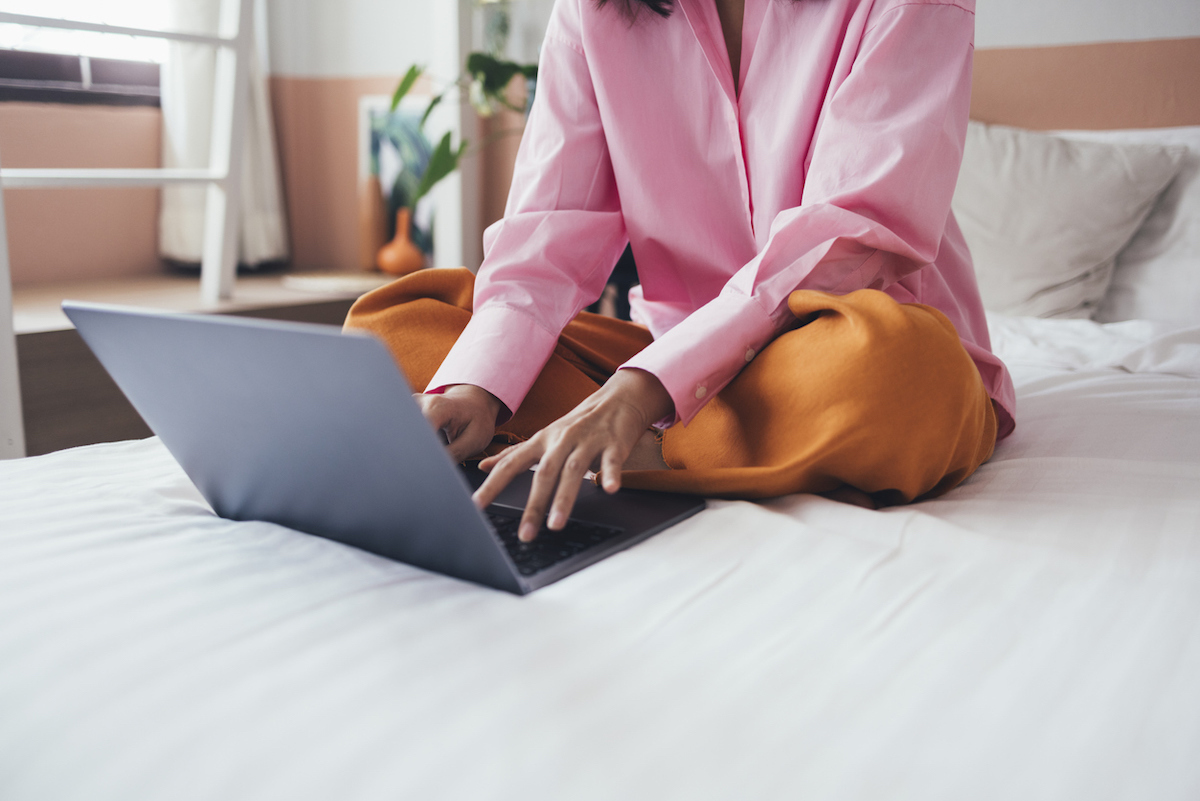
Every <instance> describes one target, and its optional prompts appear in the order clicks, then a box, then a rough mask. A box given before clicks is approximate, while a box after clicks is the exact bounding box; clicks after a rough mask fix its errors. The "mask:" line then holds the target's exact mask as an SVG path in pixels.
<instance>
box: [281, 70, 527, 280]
mask: <svg viewBox="0 0 1200 801" xmlns="http://www.w3.org/2000/svg"><path fill="white" fill-rule="evenodd" d="M398 80H399V76H396V77H374V78H361V77H358V78H301V77H289V76H281V75H276V76H272V78H271V101H272V104H273V105H274V114H275V131H276V135H277V137H278V141H279V159H280V164H281V166H282V170H283V185H284V192H285V193H286V195H287V209H288V224H289V227H290V230H291V245H292V266H293V268H294V269H297V270H358V269H363V266H364V265H363V259H364V256H363V254H364V251H370V250H371V246H370V244H369V243H368V242H364V239H370V238H371V233H370V230H369V229H370V226H364V225H363V224H362V221H361V220H360V215H362V214H363V213H364V212H363V209H364V207H365V205H366V204H364V203H363V199H362V198H361V197H360V191H361V190H362V187H360V186H359V182H358V101H359V98H360V97H361V96H363V95H390V94H391V93H392V91H393V90H394V89H395V88H396V82H397V81H398ZM522 125H523V119H522V117H521V115H519V114H513V113H511V112H504V113H501V114H497V115H496V116H494V117H492V118H490V119H489V120H486V121H485V124H484V126H483V131H482V132H481V142H480V143H477V144H482V143H483V141H485V140H486V138H487V137H488V136H489V135H490V134H495V133H497V132H499V131H510V130H513V129H516V130H518V131H519V129H520V128H521V127H522ZM519 144H520V136H519V135H506V136H498V137H497V138H496V139H495V140H494V141H492V142H490V143H488V144H486V145H485V146H484V148H483V149H482V151H478V150H476V149H475V148H472V150H471V151H469V152H468V153H469V154H468V156H467V157H466V158H482V159H483V164H482V165H481V167H482V170H481V172H482V180H483V187H482V191H481V198H480V202H481V204H482V208H481V213H482V216H483V221H484V224H485V225H486V224H488V223H491V222H494V221H495V220H497V219H499V218H500V217H501V216H502V215H503V214H504V202H505V198H506V197H507V196H508V185H509V183H510V182H511V180H512V163H513V160H514V158H515V156H516V149H517V146H518V145H519Z"/></svg>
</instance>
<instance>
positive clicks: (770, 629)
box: [0, 318, 1200, 801]
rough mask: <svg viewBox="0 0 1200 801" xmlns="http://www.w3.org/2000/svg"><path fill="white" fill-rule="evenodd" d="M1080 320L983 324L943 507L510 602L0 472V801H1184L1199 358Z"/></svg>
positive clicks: (1193, 682)
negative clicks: (986, 457) (976, 427)
mask: <svg viewBox="0 0 1200 801" xmlns="http://www.w3.org/2000/svg"><path fill="white" fill-rule="evenodd" d="M1078 323H1079V321H1028V320H1006V319H999V318H998V319H995V320H993V328H994V333H995V335H996V336H995V338H996V341H997V344H998V346H999V350H1000V351H1001V353H1002V354H1003V355H1004V356H1005V357H1006V358H1009V359H1011V363H1012V365H1013V368H1014V374H1015V376H1016V380H1017V385H1018V397H1019V407H1018V428H1017V432H1016V433H1015V434H1014V435H1013V436H1012V437H1011V438H1010V439H1008V440H1006V441H1005V442H1004V443H1002V444H1001V445H1000V447H999V448H998V450H997V453H996V455H995V457H994V458H993V460H992V461H991V462H990V463H988V464H987V465H985V466H984V467H983V468H982V469H981V470H980V471H979V472H978V473H977V474H976V475H975V476H974V477H972V479H971V480H970V481H968V482H967V483H966V484H965V485H964V486H962V487H961V488H959V489H957V490H955V491H954V492H952V493H950V494H949V495H947V496H945V497H944V498H941V499H938V500H934V501H929V502H925V503H920V504H916V505H914V506H910V507H904V508H896V509H889V510H885V511H880V512H870V511H866V510H862V509H858V508H855V507H850V506H844V505H840V504H837V503H834V502H831V501H827V500H824V499H821V498H816V497H811V496H793V497H788V498H783V499H779V500H776V501H773V502H770V503H764V504H751V503H730V502H718V503H713V504H712V505H711V508H710V509H709V510H708V511H706V512H705V513H703V514H701V515H699V516H697V517H695V518H693V519H691V520H689V521H687V522H685V523H683V524H681V525H679V526H677V527H675V528H673V529H671V530H669V531H667V532H665V533H663V534H661V535H659V536H657V537H655V538H653V539H651V540H649V541H648V542H646V543H644V544H642V545H639V546H637V547H636V548H633V549H631V550H629V551H627V552H625V553H622V554H619V555H617V556H615V557H613V558H611V559H608V560H606V561H604V562H602V563H601V564H598V565H596V566H594V567H592V568H589V569H588V570H585V571H583V572H581V573H579V574H576V575H575V576H572V577H570V578H568V579H566V580H564V581H562V582H560V583H558V584H555V585H553V586H551V587H548V588H546V589H544V590H541V591H539V592H537V593H534V594H533V595H531V596H529V597H526V598H516V597H512V596H509V595H506V594H503V593H499V592H494V591H490V590H486V589H482V588H478V587H475V586H472V585H469V584H464V583H461V582H457V581H454V580H451V579H447V578H443V577H440V576H435V575H430V574H427V573H423V572H421V571H419V570H416V569H414V568H410V567H408V566H406V565H402V564H396V563H392V562H389V561H387V560H384V559H380V558H377V557H374V556H371V555H369V554H365V553H362V552H359V551H355V550H353V549H350V548H347V547H343V546H340V545H337V544H335V543H331V542H326V541H323V540H320V539H317V538H313V537H308V536H305V535H301V534H297V533H294V532H291V531H288V530H286V529H283V528H280V527H278V526H274V525H270V524H265V523H234V522H229V521H224V520H220V519H218V518H216V517H214V516H213V515H212V514H211V512H210V511H209V510H208V509H207V507H206V506H205V504H204V503H203V501H202V500H201V499H200V497H199V496H198V495H197V493H196V491H195V490H194V489H193V488H192V487H191V485H190V484H189V483H188V482H187V480H186V478H185V477H184V476H183V474H182V472H181V471H180V470H179V468H178V467H177V466H176V465H175V464H174V462H173V461H172V460H171V458H170V457H169V455H167V453H166V452H165V450H164V449H163V448H162V447H161V445H160V444H159V443H158V442H157V441H156V440H146V441H142V442H126V443H117V444H113V445H102V446H93V447H89V448H81V449H77V450H74V451H66V452H61V453H57V454H51V455H48V456H44V457H37V458H33V459H27V460H23V461H20V462H11V463H0V798H2V799H5V801H31V800H32V799H39V800H40V799H54V800H55V801H69V800H70V799H88V801H99V800H100V799H122V801H129V800H130V799H215V798H221V799H289V801H296V800H298V799H335V798H336V799H398V798H421V799H426V798H453V799H463V798H480V799H491V798H504V799H507V798H522V799H526V798H535V799H568V798H569V799H612V798H622V799H662V798H681V799H682V798H687V799H692V798H772V799H775V798H819V799H834V798H836V799H871V801H878V799H909V798H911V799H968V798H969V799H990V798H1004V799H1011V798H1020V799H1064V798H1069V799H1083V798H1086V799H1089V800H1090V799H1118V798H1121V799H1124V798H1139V799H1141V798H1153V799H1156V801H1163V800H1165V799H1195V798H1197V797H1200V759H1197V754H1200V681H1197V676H1200V380H1197V379H1196V378H1194V377H1188V376H1195V375H1197V374H1198V371H1197V367H1198V365H1197V358H1196V354H1197V344H1198V343H1200V337H1197V335H1196V333H1195V332H1192V333H1181V332H1178V331H1176V332H1174V333H1172V332H1170V331H1164V330H1161V329H1149V328H1138V326H1136V325H1128V324H1123V325H1124V327H1113V326H1108V327H1103V328H1102V327H1099V326H1094V325H1092V324H1087V325H1079V324H1078ZM1172 337H1174V339H1173V338H1172ZM1132 354H1140V355H1137V356H1136V357H1134V356H1132ZM1189 354H1191V355H1189Z"/></svg>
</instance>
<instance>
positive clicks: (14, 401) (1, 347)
mask: <svg viewBox="0 0 1200 801" xmlns="http://www.w3.org/2000/svg"><path fill="white" fill-rule="evenodd" d="M0 22H10V23H17V24H20V25H30V26H34V27H42V28H63V29H67V30H76V31H97V32H100V33H116V34H126V35H131V36H145V37H151V38H155V39H168V40H171V41H176V42H188V43H192V44H203V45H210V46H213V47H215V48H217V63H216V84H215V86H214V91H213V120H212V139H211V145H210V149H209V159H208V168H207V169H0V188H3V189H19V188H34V187H36V188H40V189H52V188H62V187H139V186H167V185H170V184H207V185H208V195H207V198H206V200H207V203H206V207H205V221H204V255H203V259H202V261H201V264H200V297H201V301H202V303H203V304H205V305H215V304H216V303H217V302H218V301H219V300H223V299H227V298H229V297H231V296H232V294H233V283H234V278H235V276H236V274H237V255H238V223H239V209H238V204H239V200H240V195H239V189H240V181H241V170H242V142H243V140H244V139H245V130H246V113H247V111H246V105H247V98H248V91H249V63H250V57H251V43H252V42H253V35H254V32H253V24H254V3H253V2H252V1H251V0H221V9H220V19H219V23H218V27H217V35H216V36H205V35H200V34H192V33H174V32H167V31H154V30H146V29H142V28H127V27H122V26H117V25H101V24H98V23H90V22H73V21H70V20H61V19H54V18H51V17H36V16H28V15H25V14H9V13H4V12H0ZM24 455H25V430H24V425H23V422H22V414H21V385H20V376H19V372H18V369H17V344H16V334H15V331H14V328H13V314H12V273H11V270H10V267H9V260H8V232H7V226H6V225H5V221H4V201H3V194H2V193H0V459H11V458H16V457H20V456H24Z"/></svg>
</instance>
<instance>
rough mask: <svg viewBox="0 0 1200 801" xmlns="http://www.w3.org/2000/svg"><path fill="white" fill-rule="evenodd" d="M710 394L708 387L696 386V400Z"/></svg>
mask: <svg viewBox="0 0 1200 801" xmlns="http://www.w3.org/2000/svg"><path fill="white" fill-rule="evenodd" d="M707 394H708V387H703V386H701V387H696V400H700V399H701V398H703V397H704V396H705V395H707Z"/></svg>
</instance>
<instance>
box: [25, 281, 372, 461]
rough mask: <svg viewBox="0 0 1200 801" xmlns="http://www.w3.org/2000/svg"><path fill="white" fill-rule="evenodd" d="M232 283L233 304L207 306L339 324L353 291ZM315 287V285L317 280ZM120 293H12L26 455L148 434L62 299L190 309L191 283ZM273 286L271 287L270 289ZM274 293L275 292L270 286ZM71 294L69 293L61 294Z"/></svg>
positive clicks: (194, 295)
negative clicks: (72, 321) (69, 319)
mask: <svg viewBox="0 0 1200 801" xmlns="http://www.w3.org/2000/svg"><path fill="white" fill-rule="evenodd" d="M254 280H255V279H250V280H249V281H248V280H247V279H241V280H239V281H238V287H239V292H238V294H237V296H236V297H237V300H236V302H231V303H226V304H223V305H222V306H221V307H218V308H217V309H212V310H211V311H214V312H216V313H220V314H234V315H240V316H246V317H262V318H269V319H276V320H295V321H299V322H310V323H322V324H327V325H341V323H342V321H343V320H344V319H345V317H346V312H347V311H349V309H350V306H351V304H352V303H353V302H354V300H355V298H356V297H357V294H358V289H357V288H354V287H351V288H350V289H347V288H346V285H345V284H343V285H342V286H341V287H340V288H337V289H335V290H333V291H312V290H305V291H298V290H295V289H294V287H288V286H284V285H283V284H282V282H281V279H280V277H278V276H275V277H273V278H272V279H271V280H270V281H268V282H262V281H259V282H257V283H254ZM318 287H319V285H318ZM159 288H160V290H161V291H160V292H157V293H156V292H154V291H152V289H153V287H152V286H145V285H142V286H140V291H135V292H128V293H125V294H121V293H120V292H119V291H118V289H114V288H113V287H112V286H111V285H107V284H106V285H102V286H99V287H91V288H87V287H82V288H81V287H73V288H70V289H68V290H65V291H64V290H63V289H61V288H60V289H59V290H58V291H57V294H58V295H59V297H58V299H57V300H55V299H54V298H53V297H52V296H53V295H54V294H56V293H55V292H51V291H49V290H36V291H26V292H25V293H24V297H22V292H21V291H20V290H18V292H16V293H14V294H15V295H16V297H15V298H14V312H15V313H14V319H15V321H17V323H18V326H17V327H18V333H17V359H18V362H19V365H20V374H21V404H22V410H23V415H24V422H25V440H26V446H25V448H26V453H27V454H28V455H30V456H36V455H38V454H43V453H49V452H51V451H56V450H61V449H63V448H72V447H75V446H78V445H91V444H93V443H97V442H115V441H117V440H122V439H137V438H141V437H148V436H150V435H151V432H150V429H149V428H148V427H147V426H146V424H145V423H144V422H143V421H142V418H141V417H140V416H139V415H138V413H137V412H136V411H135V410H134V408H133V406H131V405H130V403H129V401H128V400H126V399H125V396H124V394H122V392H121V390H120V389H118V388H117V385H116V384H114V383H113V381H112V379H111V378H109V377H108V374H107V373H106V372H105V371H104V368H103V367H101V365H100V363H99V362H98V361H97V360H96V358H95V357H94V356H93V355H92V353H91V351H90V350H89V349H88V347H87V345H85V344H84V342H83V340H82V339H81V338H80V336H79V334H78V333H77V332H76V331H75V329H74V328H72V327H70V324H69V322H67V321H66V318H65V317H63V316H62V313H61V311H59V309H58V303H60V302H61V298H62V297H67V296H70V297H74V298H77V299H82V300H97V299H100V300H113V299H114V296H115V299H119V300H120V301H121V302H126V303H135V304H136V305H142V306H152V307H157V308H171V309H174V310H185V311H197V310H200V308H201V307H200V306H199V303H198V297H199V293H198V290H196V289H195V286H194V282H192V283H185V284H180V283H177V282H176V281H175V279H174V278H170V279H169V280H165V281H163V282H161V286H160V287H159ZM273 288H274V289H273ZM274 290H278V291H274ZM68 292H69V293H70V294H69V295H68V294H67V293H68Z"/></svg>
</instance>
